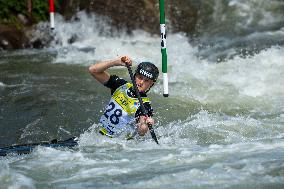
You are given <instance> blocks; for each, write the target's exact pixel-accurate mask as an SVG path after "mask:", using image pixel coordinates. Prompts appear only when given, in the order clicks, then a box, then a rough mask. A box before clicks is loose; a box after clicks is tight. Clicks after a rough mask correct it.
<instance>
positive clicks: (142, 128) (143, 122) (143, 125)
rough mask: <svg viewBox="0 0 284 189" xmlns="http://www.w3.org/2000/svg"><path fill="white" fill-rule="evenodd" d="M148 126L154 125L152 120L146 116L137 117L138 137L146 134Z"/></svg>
mask: <svg viewBox="0 0 284 189" xmlns="http://www.w3.org/2000/svg"><path fill="white" fill-rule="evenodd" d="M148 124H150V125H154V119H153V118H151V117H148V116H140V117H139V123H138V133H139V135H140V136H143V135H145V134H146V133H147V132H148V130H149V128H148Z"/></svg>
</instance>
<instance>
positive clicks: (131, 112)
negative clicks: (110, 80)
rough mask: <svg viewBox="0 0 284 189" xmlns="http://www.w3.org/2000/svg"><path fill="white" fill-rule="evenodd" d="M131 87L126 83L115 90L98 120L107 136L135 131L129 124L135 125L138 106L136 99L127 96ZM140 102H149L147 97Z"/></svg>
mask: <svg viewBox="0 0 284 189" xmlns="http://www.w3.org/2000/svg"><path fill="white" fill-rule="evenodd" d="M132 86H133V85H132V84H130V83H126V84H124V85H122V86H121V87H119V88H117V89H116V91H115V92H114V94H113V95H112V97H111V100H110V101H109V104H108V106H107V107H106V110H105V112H104V114H103V115H102V117H101V119H100V122H101V123H102V124H103V127H104V128H105V129H106V130H107V132H108V134H109V135H116V134H119V133H121V132H125V131H126V132H130V133H131V132H133V131H135V127H134V126H133V124H132V125H129V124H131V123H135V113H136V111H137V110H138V108H139V107H140V104H139V100H138V98H132V97H130V96H129V95H128V94H127V91H128V90H130V88H131V87H132ZM142 101H143V103H145V102H150V100H149V98H147V97H143V98H142Z"/></svg>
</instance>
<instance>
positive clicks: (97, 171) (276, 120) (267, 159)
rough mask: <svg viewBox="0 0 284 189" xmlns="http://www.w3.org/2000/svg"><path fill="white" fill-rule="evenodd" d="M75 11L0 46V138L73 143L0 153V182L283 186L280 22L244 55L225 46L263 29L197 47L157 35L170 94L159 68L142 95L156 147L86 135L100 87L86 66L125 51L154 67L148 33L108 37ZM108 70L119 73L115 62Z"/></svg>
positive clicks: (100, 102)
mask: <svg viewBox="0 0 284 189" xmlns="http://www.w3.org/2000/svg"><path fill="white" fill-rule="evenodd" d="M230 2H231V3H232V6H233V5H236V2H241V1H230ZM250 2H251V1H250ZM233 3H235V4H233ZM274 3H275V1H274ZM281 3H282V2H281V1H279V4H280V5H281ZM246 5H247V6H248V5H249V4H246ZM78 18H79V20H78V19H77V20H74V21H71V22H64V21H63V20H62V19H61V18H60V17H58V16H57V18H56V23H57V26H56V29H55V31H54V32H53V35H54V36H55V41H56V42H54V44H52V46H50V47H48V48H46V49H43V50H21V51H7V52H1V58H0V104H1V105H0V146H7V145H11V144H19V143H29V142H38V141H47V140H51V139H53V138H58V139H66V138H68V137H70V136H78V137H79V146H78V147H76V148H73V149H65V148H59V149H51V148H44V147H38V148H36V149H35V150H34V151H33V152H32V153H31V154H29V155H21V156H18V155H15V154H14V155H9V156H7V157H2V158H0V183H1V188H283V187H284V87H283V85H284V77H283V75H284V47H283V45H282V44H281V43H278V42H277V41H276V40H275V39H276V38H279V41H281V40H283V37H284V25H283V24H282V26H281V23H283V20H282V22H281V21H279V20H278V18H277V19H276V21H277V23H278V25H277V26H278V27H277V28H278V29H274V30H273V31H270V32H269V31H266V34H267V35H265V39H266V40H263V41H261V42H260V44H261V45H260V46H259V48H258V46H255V48H256V50H255V51H254V52H253V53H252V52H249V53H248V54H244V53H242V52H240V51H239V49H240V46H239V45H237V44H239V43H241V42H243V41H245V42H248V41H249V40H252V38H251V36H254V37H255V38H254V39H253V40H256V41H258V39H263V35H264V34H263V33H261V32H259V31H253V32H252V33H250V34H247V35H243V36H241V35H237V34H236V37H231V36H230V37H228V38H223V40H222V41H219V39H220V38H219V37H217V36H214V37H212V39H211V41H210V43H211V42H212V41H214V44H215V46H207V47H206V48H204V47H202V48H200V46H198V45H192V44H191V43H190V42H189V41H192V40H190V39H188V38H187V37H185V35H184V34H181V33H177V34H169V35H168V41H167V50H168V62H169V89H170V97H169V98H164V97H162V88H163V87H162V81H161V77H160V79H159V81H158V83H157V85H156V86H155V87H154V88H153V90H151V91H150V93H149V96H150V98H151V99H152V104H153V108H154V110H155V115H154V118H155V122H156V124H155V132H156V134H157V136H158V139H159V142H160V145H156V144H155V142H153V141H152V140H151V137H150V135H147V136H146V137H143V138H139V139H137V140H132V141H131V140H130V141H126V140H124V139H120V138H116V139H109V138H106V137H104V136H101V135H99V134H97V133H96V132H95V130H94V128H95V127H96V124H97V123H98V119H99V117H100V115H101V114H102V112H103V110H104V106H105V104H106V103H107V101H108V100H109V98H110V94H109V91H108V89H106V88H104V87H103V86H101V85H100V84H99V83H98V82H96V81H95V80H94V79H93V78H92V77H91V76H90V75H89V73H88V66H89V65H91V64H92V63H95V62H97V61H99V60H104V59H112V58H115V57H117V56H118V55H124V54H127V55H130V56H131V57H133V59H134V61H135V64H136V65H137V63H138V62H139V61H141V60H150V61H153V62H155V63H156V64H157V66H158V67H159V68H161V59H160V56H161V55H160V38H159V36H155V35H154V36H152V35H150V34H148V33H145V32H143V31H135V32H134V34H133V35H132V36H128V35H126V34H124V33H123V32H122V33H119V34H117V35H112V36H108V35H104V34H102V33H104V31H105V33H107V32H108V31H109V30H108V29H109V27H108V26H107V25H105V24H104V22H103V21H102V20H101V19H100V18H97V17H96V16H90V15H89V16H87V15H85V13H84V12H80V13H79V14H78ZM271 19H272V18H271ZM262 22H264V21H263V20H262ZM44 25H45V24H42V26H44ZM42 26H39V27H42ZM273 28H275V27H273ZM267 30H268V29H267ZM270 30H272V29H270ZM219 33H220V35H221V33H223V31H220V32H219ZM268 33H269V35H268ZM75 35H76V37H75V38H76V40H75V42H74V43H72V44H69V43H68V40H69V39H70V38H71V37H72V36H73V37H74V36H75ZM208 35H209V34H208ZM281 37H282V38H281ZM206 39H208V38H207V37H206V36H202V37H200V38H199V39H198V41H200V42H202V43H203V44H204V43H205V41H206ZM270 39H271V40H270ZM266 41H270V42H271V43H272V44H271V43H269V44H268V43H266ZM273 41H274V42H273ZM207 42H208V41H207ZM219 42H220V43H219ZM212 43H213V42H212ZM218 43H219V44H218ZM227 44H230V45H227ZM219 47H220V48H219ZM264 47H265V48H264ZM224 49H226V51H224ZM244 50H246V49H244ZM221 52H222V53H221ZM232 52H233V53H232ZM220 54H222V55H221V56H220ZM205 55H206V56H205ZM224 57H225V58H224ZM219 58H221V59H219ZM111 73H114V74H118V75H120V76H122V77H124V78H126V79H129V76H128V74H127V70H126V69H125V68H114V69H112V70H111Z"/></svg>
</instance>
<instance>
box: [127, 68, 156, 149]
mask: <svg viewBox="0 0 284 189" xmlns="http://www.w3.org/2000/svg"><path fill="white" fill-rule="evenodd" d="M126 67H127V69H128V73H129V75H130V78H131V81H132V84H133V87H134V90H135V93H136V96H137V98H138V100H139V103H140V106H141V110H142V114H143V115H144V116H147V114H146V109H145V107H144V104H143V101H142V99H141V96H140V93H139V91H138V88H137V85H136V82H135V79H134V76H133V73H132V70H131V67H130V65H128V64H126ZM148 128H149V131H150V133H151V136H152V139H153V140H154V141H155V142H156V143H157V144H159V142H158V139H157V137H156V134H155V131H154V129H153V127H152V125H151V124H148Z"/></svg>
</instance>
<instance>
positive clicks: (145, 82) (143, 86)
mask: <svg viewBox="0 0 284 189" xmlns="http://www.w3.org/2000/svg"><path fill="white" fill-rule="evenodd" d="M135 81H136V84H137V88H138V90H139V92H146V91H147V90H148V89H149V88H150V87H151V86H152V85H153V84H154V81H153V80H151V79H149V78H148V77H145V76H144V75H141V74H138V73H137V74H135Z"/></svg>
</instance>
